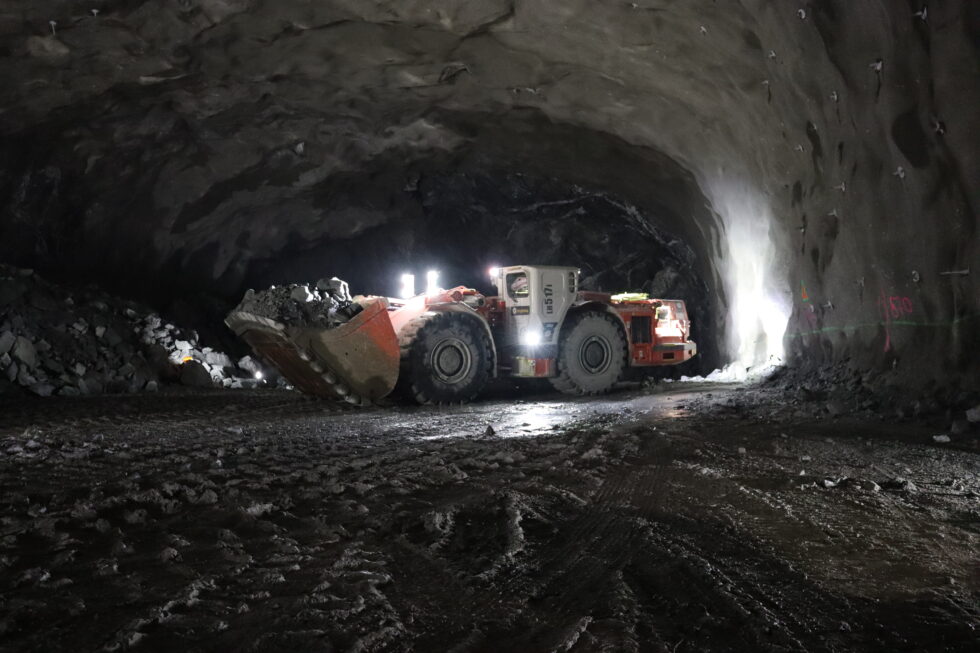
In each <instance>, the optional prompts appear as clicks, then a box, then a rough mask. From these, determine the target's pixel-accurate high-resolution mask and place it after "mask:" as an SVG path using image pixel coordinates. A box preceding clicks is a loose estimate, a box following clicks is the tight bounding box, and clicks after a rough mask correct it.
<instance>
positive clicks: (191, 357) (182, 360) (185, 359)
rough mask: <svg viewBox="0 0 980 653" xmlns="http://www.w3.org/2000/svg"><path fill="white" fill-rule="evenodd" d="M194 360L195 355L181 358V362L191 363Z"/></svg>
mask: <svg viewBox="0 0 980 653" xmlns="http://www.w3.org/2000/svg"><path fill="white" fill-rule="evenodd" d="M192 360H194V357H193V356H184V357H183V358H181V359H180V362H181V363H189V362H190V361H192Z"/></svg>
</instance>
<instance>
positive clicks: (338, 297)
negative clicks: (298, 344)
mask: <svg viewBox="0 0 980 653" xmlns="http://www.w3.org/2000/svg"><path fill="white" fill-rule="evenodd" d="M361 310H362V309H361V305H360V304H357V303H355V302H354V301H353V298H352V297H351V295H350V290H349V289H348V286H347V282H346V281H342V280H340V279H338V278H337V277H334V278H332V279H320V280H319V281H317V282H316V283H314V284H310V285H306V284H288V285H284V286H271V287H270V288H267V289H265V290H248V291H247V292H246V293H245V296H244V297H243V298H242V301H241V303H240V304H239V305H238V306H237V307H236V308H235V312H238V311H240V312H243V313H251V314H253V315H259V316H261V317H267V318H269V319H272V320H275V321H277V322H281V323H283V324H286V325H290V326H309V327H323V328H328V329H332V328H334V327H338V326H340V325H341V324H344V323H345V322H347V321H348V320H349V319H351V318H352V317H354V316H355V315H357V313H358V312H360V311H361Z"/></svg>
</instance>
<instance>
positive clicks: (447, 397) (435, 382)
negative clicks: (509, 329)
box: [399, 313, 493, 404]
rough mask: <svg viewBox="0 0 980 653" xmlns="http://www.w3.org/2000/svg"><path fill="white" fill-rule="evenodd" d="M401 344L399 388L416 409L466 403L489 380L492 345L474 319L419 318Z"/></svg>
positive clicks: (453, 316)
mask: <svg viewBox="0 0 980 653" xmlns="http://www.w3.org/2000/svg"><path fill="white" fill-rule="evenodd" d="M401 341H402V345H401V347H402V363H401V372H400V374H399V383H400V385H402V388H403V391H404V394H407V395H408V396H410V397H412V398H413V399H415V401H417V402H418V403H420V404H459V403H466V402H467V401H470V400H471V399H473V397H475V396H476V395H477V394H478V393H479V392H480V391H481V390H482V389H483V388H484V386H486V384H487V382H488V381H489V379H490V372H491V369H492V366H493V346H492V344H491V342H490V338H489V336H488V335H487V333H486V330H485V329H484V328H483V325H481V324H480V323H479V322H478V321H477V320H476V319H475V318H472V317H469V316H466V315H463V314H460V313H437V314H435V315H429V316H422V317H419V318H416V319H415V320H413V321H412V322H410V323H409V324H408V325H407V326H406V327H405V331H404V334H403V336H402V338H401Z"/></svg>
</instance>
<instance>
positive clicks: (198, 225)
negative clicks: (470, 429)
mask: <svg viewBox="0 0 980 653" xmlns="http://www.w3.org/2000/svg"><path fill="white" fill-rule="evenodd" d="M93 9H97V11H92V10H93ZM917 11H919V8H918V7H917V6H916V5H915V3H905V2H895V3H887V4H877V3H876V4H873V3H854V2H844V1H825V2H799V3H772V2H765V1H763V0H758V1H746V2H740V3H727V4H726V6H725V7H724V8H723V9H721V8H720V7H719V5H718V3H716V2H709V1H707V0H704V1H693V0H692V1H685V2H676V1H673V2H672V1H668V0H637V1H636V2H620V1H618V0H616V1H612V0H610V1H603V2H595V1H593V0H574V1H566V2H553V1H545V0H520V1H515V0H487V1H486V2H479V3H475V2H461V1H458V0H434V1H429V2H422V1H413V2H404V1H387V2H380V1H378V2H364V1H359V0H335V1H332V2H329V1H323V2H312V3H311V2H306V1H299V0H277V1H275V2H273V1H271V0H269V1H259V0H196V1H185V0H181V1H177V0H172V1H171V0H168V1H165V2H154V3H150V2H123V1H119V2H105V3H101V4H100V5H99V7H98V8H96V7H95V6H94V5H93V6H92V7H89V6H88V5H87V4H86V3H78V2H52V3H44V4H43V6H40V5H39V3H31V2H27V1H17V2H8V3H5V5H4V7H3V8H2V9H0V48H2V51H3V52H4V55H5V56H4V57H3V59H2V62H0V70H2V71H3V78H4V79H5V80H7V81H6V82H5V83H4V84H3V86H2V88H0V95H2V106H3V111H2V113H0V129H2V135H3V145H2V146H0V152H2V157H3V158H2V161H0V189H2V191H3V196H2V200H0V202H2V214H0V258H3V259H4V260H6V261H8V262H12V263H15V264H18V265H22V266H30V267H37V268H39V269H41V270H43V271H46V272H47V273H49V274H51V275H54V276H56V277H60V278H62V279H82V280H91V281H96V282H98V283H100V284H102V285H104V286H106V287H108V288H110V289H113V290H115V291H117V292H120V293H122V294H127V295H131V296H143V297H150V298H151V299H152V301H153V302H155V303H156V304H158V305H160V306H166V305H167V304H169V303H172V302H173V301H174V300H175V299H180V300H182V301H189V302H192V303H193V302H196V303H197V304H198V305H199V306H202V305H211V306H216V305H217V306H221V307H227V306H228V305H230V303H232V302H233V301H234V300H236V299H237V298H238V297H239V296H240V295H241V293H242V292H243V291H244V289H245V288H247V287H258V286H263V285H266V284H269V283H276V282H280V283H281V282H284V281H290V280H295V279H297V278H304V279H310V278H316V277H317V276H322V275H324V274H337V275H339V276H343V277H345V278H347V279H348V280H350V281H351V282H352V284H353V286H354V289H355V291H363V292H377V293H381V294H388V293H393V292H394V291H395V285H394V281H395V279H396V278H397V276H398V274H399V273H401V272H403V271H405V270H406V269H415V270H422V269H424V268H428V267H436V268H439V269H440V270H441V271H442V272H443V279H444V280H447V281H449V282H451V283H452V282H458V283H465V284H472V285H476V286H478V287H479V286H480V284H482V283H485V281H484V280H483V278H482V273H483V270H484V269H485V268H486V267H487V266H488V265H491V264H511V263H549V264H563V265H575V266H579V267H581V268H582V270H583V278H584V279H585V282H586V284H588V285H590V286H591V287H594V288H598V289H603V290H644V291H649V292H652V293H653V294H657V295H660V294H666V295H673V296H677V297H679V298H682V299H685V300H687V302H688V304H689V306H690V307H692V313H693V316H694V319H695V324H696V328H697V329H698V332H697V333H696V338H697V339H698V340H699V342H700V344H701V351H702V356H701V359H700V361H699V363H698V365H700V368H698V369H700V371H709V370H710V369H712V368H713V367H716V366H720V365H723V364H725V363H728V362H734V363H736V366H737V367H738V368H739V369H745V368H747V367H751V366H754V365H759V364H763V363H766V362H787V361H788V362H792V363H794V364H796V365H820V364H825V363H831V362H841V361H846V362H848V363H849V364H851V365H853V366H855V367H857V368H859V369H862V370H880V371H881V372H882V373H886V372H887V373H888V374H890V375H895V378H896V380H898V381H900V382H902V383H907V384H916V385H924V384H928V383H930V382H936V381H939V382H940V383H941V384H956V383H961V382H964V383H965V382H970V381H971V380H972V381H974V382H975V381H976V380H977V374H978V370H977V368H978V366H977V365H976V364H975V361H974V360H973V359H971V357H970V356H969V355H968V353H969V352H971V351H976V348H977V347H978V346H980V336H978V333H980V330H978V329H977V328H976V327H977V319H978V318H977V315H978V313H980V292H978V284H977V281H976V279H977V270H976V269H975V268H976V261H977V260H978V253H980V248H978V239H977V233H976V227H977V220H976V216H977V211H978V207H980V185H978V184H977V183H976V180H977V179H978V178H980V158H978V148H977V147H976V140H975V138H971V135H975V134H976V133H977V132H978V127H980V125H978V117H977V116H978V115H980V114H978V112H977V111H976V108H977V107H978V106H980V82H978V79H980V75H978V69H977V61H978V59H980V58H978V57H977V54H978V49H980V48H978V34H980V28H978V27H977V25H978V21H980V17H978V10H977V8H976V6H975V3H971V2H966V1H963V2H952V1H950V2H944V3H934V5H933V6H930V7H929V13H928V16H927V17H925V18H924V17H923V16H922V15H921V12H919V13H920V15H916V12H917ZM971 267H972V268H974V269H971Z"/></svg>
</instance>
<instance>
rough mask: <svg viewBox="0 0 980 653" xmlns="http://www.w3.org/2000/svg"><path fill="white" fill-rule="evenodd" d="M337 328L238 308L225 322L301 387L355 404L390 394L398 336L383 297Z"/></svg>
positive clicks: (369, 301) (366, 304)
mask: <svg viewBox="0 0 980 653" xmlns="http://www.w3.org/2000/svg"><path fill="white" fill-rule="evenodd" d="M359 303H360V304H361V305H362V306H363V307H364V310H362V311H361V312H360V313H358V314H357V315H355V316H354V317H353V318H352V319H351V320H350V321H349V322H347V323H346V324H342V325H341V326H339V327H336V328H333V329H324V328H316V327H298V326H288V325H285V324H282V323H280V322H277V321H275V320H272V319H269V318H266V317H262V316H259V315H254V314H252V313H247V312H244V311H234V312H232V313H231V314H229V315H228V317H227V318H226V319H225V323H226V324H227V325H228V326H229V327H230V328H231V329H232V330H233V331H234V332H235V333H236V334H237V335H239V336H240V337H241V338H242V339H243V340H245V342H247V343H248V344H249V346H251V348H252V349H253V350H254V351H255V353H256V354H258V355H259V357H260V358H262V359H263V360H265V361H266V362H267V363H269V364H270V365H273V366H274V367H275V368H276V369H278V370H279V372H280V373H281V374H282V375H283V377H285V378H286V380H288V381H289V382H290V383H292V384H293V385H294V386H295V387H296V388H297V389H299V390H300V391H302V392H304V393H306V394H310V395H315V396H317V397H322V398H324V399H330V400H333V401H338V402H343V403H347V404H352V405H355V406H363V405H369V404H371V403H372V402H375V401H377V400H378V399H381V398H382V397H384V396H385V395H387V394H389V393H390V392H391V391H392V390H393V389H394V387H395V382H396V381H397V380H398V365H399V358H400V352H399V347H398V337H397V336H396V335H395V330H394V328H393V327H392V324H391V319H390V318H389V317H388V302H387V301H386V300H385V299H383V298H381V297H371V298H367V299H363V300H360V301H359Z"/></svg>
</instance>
